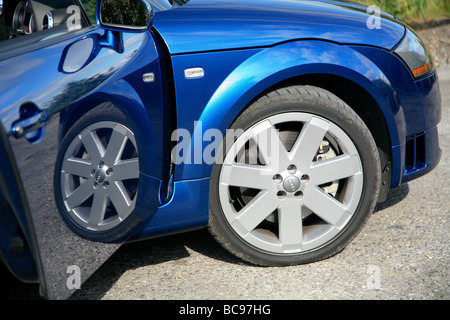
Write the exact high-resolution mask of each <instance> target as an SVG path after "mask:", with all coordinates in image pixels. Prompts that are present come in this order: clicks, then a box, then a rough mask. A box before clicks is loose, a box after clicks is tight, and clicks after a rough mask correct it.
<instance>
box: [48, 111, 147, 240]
mask: <svg viewBox="0 0 450 320" xmlns="http://www.w3.org/2000/svg"><path fill="white" fill-rule="evenodd" d="M138 186H139V158H138V150H137V145H136V140H135V137H134V134H133V132H132V131H131V129H130V126H129V125H128V122H127V120H126V118H125V116H124V115H123V114H122V113H121V112H120V111H119V110H118V109H117V108H115V107H114V106H113V105H111V104H102V105H100V106H98V107H97V108H95V109H93V110H91V111H90V112H88V113H86V114H85V115H84V116H83V117H81V118H80V119H79V120H78V121H77V122H76V123H75V124H74V125H73V126H72V127H71V128H70V129H69V130H68V132H67V134H66V135H65V136H64V138H63V140H62V143H61V146H60V150H59V154H58V158H57V162H56V168H55V196H56V202H57V205H58V207H59V210H60V213H61V216H62V218H63V220H64V221H65V222H66V223H67V225H68V226H69V227H70V229H71V230H72V231H73V232H74V233H75V234H77V235H79V236H81V237H83V238H86V239H90V240H94V241H101V242H114V241H121V240H123V239H124V237H126V236H127V235H128V234H129V233H130V230H132V229H133V228H134V227H135V225H136V223H137V222H138V220H139V219H137V218H136V217H135V216H134V215H133V210H134V208H135V205H136V198H137V192H138Z"/></svg>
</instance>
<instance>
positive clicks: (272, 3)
mask: <svg viewBox="0 0 450 320" xmlns="http://www.w3.org/2000/svg"><path fill="white" fill-rule="evenodd" d="M369 17H370V15H369V14H367V12H366V11H365V10H362V9H357V8H355V7H352V6H347V5H344V4H342V3H338V2H335V3H333V2H321V1H295V0H290V1H276V0H264V1H260V0H228V1H227V0H192V1H190V2H189V3H188V4H186V5H184V6H183V7H181V8H177V9H174V10H168V11H163V12H157V13H156V15H155V19H154V27H155V29H156V30H158V31H159V32H160V33H161V34H162V35H163V37H164V40H165V41H166V44H167V46H168V48H169V50H170V52H171V53H172V54H180V53H190V52H201V51H211V50H225V49H226V50H229V49H238V48H249V47H263V46H272V45H274V44H277V43H281V42H285V41H292V40H296V39H320V40H326V41H332V42H337V43H352V44H364V45H370V46H377V47H382V48H386V49H392V48H393V47H394V46H395V45H396V44H397V43H398V41H399V40H400V39H401V38H402V37H403V35H404V33H405V28H404V26H403V25H401V24H400V23H399V22H398V21H396V20H394V19H392V18H390V17H387V16H385V17H383V19H382V22H381V29H374V30H370V29H369V28H367V20H368V18H369ZM337 26H338V30H337V29H336V27H337Z"/></svg>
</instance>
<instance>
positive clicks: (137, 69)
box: [0, 0, 162, 299]
mask: <svg viewBox="0 0 450 320" xmlns="http://www.w3.org/2000/svg"><path fill="white" fill-rule="evenodd" d="M84 4H85V5H86V8H90V9H93V8H94V4H93V2H92V1H84ZM0 5H1V6H0V7H2V10H0V13H1V12H2V11H3V14H2V20H0V29H1V30H2V31H1V32H0V37H2V38H0V120H1V122H0V129H1V130H0V136H1V138H2V139H1V148H0V150H1V151H2V153H3V156H2V157H1V158H2V174H1V176H2V177H1V179H0V182H1V183H0V186H1V187H2V189H3V190H2V191H3V193H4V194H5V198H7V199H8V200H9V201H10V205H11V207H13V209H14V214H15V216H16V220H17V221H18V224H19V225H20V226H21V227H22V229H23V233H24V238H26V240H27V242H28V245H29V247H30V248H31V251H32V252H33V257H34V260H35V263H36V271H37V276H38V281H39V282H40V289H41V294H42V295H43V296H44V297H46V298H49V299H65V298H67V297H69V296H70V295H71V294H73V293H74V292H75V290H77V289H80V287H81V284H82V283H83V282H84V281H85V280H86V279H87V278H89V276H90V275H91V274H92V273H93V272H94V271H96V270H97V268H98V267H99V266H100V265H101V264H103V263H104V262H105V261H106V260H107V259H108V258H109V257H110V256H111V255H112V254H113V253H114V252H115V251H116V250H117V249H118V248H119V247H120V245H121V244H122V243H123V242H124V241H125V240H126V239H127V237H128V236H129V235H130V234H131V233H132V231H133V230H134V229H135V228H137V227H138V226H139V223H141V222H142V221H145V220H146V219H147V218H148V217H150V216H151V214H152V212H153V211H152V208H156V206H157V204H158V199H157V191H156V190H158V189H159V184H158V183H159V179H158V178H152V179H149V178H148V177H149V176H157V175H158V174H157V173H155V174H153V173H154V172H152V170H154V169H146V166H145V165H141V170H140V171H139V172H134V173H133V175H134V176H135V178H137V177H138V176H139V175H140V172H142V171H144V172H146V173H148V175H146V177H147V178H146V179H147V180H151V182H150V183H147V185H146V187H145V188H143V192H141V194H142V198H143V197H144V196H145V197H146V199H145V201H142V203H143V205H142V206H145V209H144V208H142V209H141V207H142V206H141V204H140V203H138V204H137V205H136V208H135V211H136V212H137V213H136V212H135V213H133V214H136V215H137V216H139V219H135V220H134V223H133V225H130V226H128V227H127V229H126V231H123V230H122V234H121V237H116V238H114V237H113V238H114V239H113V240H111V239H112V238H111V237H110V238H109V239H98V238H97V239H93V238H92V237H85V236H83V234H82V233H81V234H80V233H78V232H75V231H74V228H72V226H71V225H70V224H68V223H67V222H66V221H65V220H64V219H63V217H62V214H61V210H58V204H57V198H58V192H59V190H57V188H56V187H55V185H58V183H55V181H56V182H58V181H59V182H60V181H62V180H61V179H60V177H59V176H58V175H59V174H61V168H59V171H58V169H55V168H58V161H59V160H58V159H63V160H61V161H64V159H65V158H64V157H61V155H60V154H61V146H62V144H63V143H64V138H65V136H66V135H67V133H68V132H70V130H71V127H72V125H74V124H76V123H78V122H77V120H79V118H82V117H83V116H84V115H85V114H86V113H87V112H88V111H89V110H91V109H94V107H95V106H96V104H103V105H104V104H105V103H108V104H109V105H113V104H115V106H117V109H120V108H119V106H121V107H122V109H121V112H122V114H123V116H124V118H126V119H127V120H128V122H129V123H130V125H129V128H130V130H129V131H130V132H133V134H134V135H135V138H134V139H135V140H136V141H137V142H136V143H137V145H140V144H142V141H144V140H146V139H147V141H149V142H148V143H149V144H151V141H152V140H151V136H152V135H153V134H154V133H153V131H152V121H153V124H154V123H157V122H158V119H150V117H149V114H150V113H151V112H150V111H155V109H158V112H155V113H156V114H158V115H159V114H161V108H162V103H161V99H160V92H161V88H160V87H159V86H158V83H157V81H142V77H143V74H144V75H147V78H145V79H144V80H148V78H150V77H151V78H152V79H151V80H155V77H158V76H159V75H160V70H159V64H158V53H157V49H156V47H155V43H154V41H153V38H152V35H151V33H150V32H149V31H148V30H145V31H143V32H140V33H128V32H122V31H109V30H106V31H105V30H104V29H101V28H99V27H98V26H97V25H94V24H91V23H90V22H89V21H90V20H89V18H88V16H91V19H92V16H93V10H90V12H88V13H86V11H85V9H84V7H83V4H82V3H81V2H80V1H78V0H36V1H34V0H29V1H15V0H3V1H1V2H0ZM141 29H142V28H141ZM2 35H3V36H2ZM136 79H140V80H141V81H137V80H136ZM134 82H139V83H138V84H133V83H134ZM147 82H155V83H153V85H152V87H151V88H148V87H145V85H146V84H147ZM149 94H151V95H152V97H153V99H146V98H148V96H146V95H149ZM142 101H146V102H142ZM150 109H152V110H150ZM138 132H139V133H142V135H146V134H148V135H149V136H150V137H149V138H143V137H142V135H139V134H138ZM111 139H112V138H111ZM142 149H144V148H142ZM146 149H147V150H144V151H143V152H142V155H143V156H145V157H146V158H147V161H146V163H147V165H148V166H149V167H151V168H155V167H157V166H156V164H155V162H156V156H155V154H156V153H157V151H155V150H154V149H155V146H153V145H147V148H146ZM139 157H141V154H139ZM65 160H67V159H65ZM7 162H8V165H6V163H7ZM6 167H8V168H6ZM134 168H135V169H136V168H137V167H136V166H134ZM4 170H8V172H3V171H4ZM136 170H137V169H136ZM98 172H99V173H102V172H101V170H100V169H99V170H98ZM96 173H97V172H96ZM83 179H84V178H83V177H81V176H80V177H79V178H78V180H80V181H81V180H83ZM92 179H94V180H95V177H93V178H92ZM98 179H100V178H98ZM8 180H9V182H8ZM84 180H87V179H84ZM147 180H146V181H147ZM79 183H80V184H81V183H82V182H79ZM139 183H141V182H139ZM133 208H134V207H133ZM112 232H114V230H112ZM103 240H104V241H103Z"/></svg>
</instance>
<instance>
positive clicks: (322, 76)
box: [177, 40, 406, 191]
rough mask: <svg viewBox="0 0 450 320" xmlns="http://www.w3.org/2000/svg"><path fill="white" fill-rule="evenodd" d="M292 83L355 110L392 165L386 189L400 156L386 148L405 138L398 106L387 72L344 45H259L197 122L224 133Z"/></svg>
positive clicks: (183, 173)
mask: <svg viewBox="0 0 450 320" xmlns="http://www.w3.org/2000/svg"><path fill="white" fill-rule="evenodd" d="M274 59H276V62H277V63H274V62H273V61H274ZM293 84H302V85H314V86H317V87H320V88H323V89H325V90H328V91H330V92H332V93H333V94H335V95H337V96H338V97H339V98H341V99H342V100H344V101H345V102H346V103H347V104H349V105H350V106H351V107H352V108H353V109H354V110H355V111H356V112H357V113H358V115H359V116H360V117H361V118H362V119H363V120H364V121H365V122H366V124H367V125H368V127H369V129H370V130H371V133H372V134H373V135H374V138H375V140H376V141H377V144H378V145H379V148H380V150H382V151H383V153H384V154H385V157H384V160H383V162H384V164H386V165H387V164H388V163H389V162H392V163H395V164H396V165H395V167H394V168H393V170H390V172H389V174H386V177H384V180H385V181H384V183H383V185H384V186H385V189H386V191H387V190H389V188H390V186H391V183H390V181H391V177H393V176H394V171H395V172H397V171H398V172H400V171H401V168H400V167H401V166H400V164H399V163H400V159H398V155H392V151H391V147H392V146H393V145H401V144H402V143H403V142H404V139H405V138H404V137H405V130H406V125H405V117H404V113H403V109H402V106H401V104H400V103H399V101H398V99H397V97H396V94H395V92H394V89H393V86H392V84H391V83H390V82H389V79H388V77H387V76H386V75H385V74H384V73H383V72H382V71H381V70H380V69H379V68H378V67H377V66H376V65H375V64H374V63H373V62H372V61H370V60H369V59H368V58H367V57H365V56H363V55H361V54H360V53H358V52H357V51H355V50H353V49H352V48H350V47H347V46H341V45H338V44H335V43H331V42H325V41H315V40H314V41H313V40H305V41H295V42H289V43H284V44H280V45H278V46H275V47H271V48H267V49H264V50H262V51H260V52H258V53H257V54H255V55H253V56H252V57H250V58H249V59H248V60H246V61H245V62H243V63H242V64H241V65H239V66H238V67H237V68H236V69H235V70H234V71H233V72H232V73H231V74H230V75H229V76H228V77H227V78H226V79H225V81H223V83H222V84H221V86H219V88H218V89H217V90H216V92H215V93H214V95H213V96H212V97H211V99H210V100H209V102H208V104H207V105H206V107H205V108H204V110H203V112H202V114H201V116H200V119H198V121H201V122H202V124H203V129H204V130H207V129H208V128H218V129H219V130H222V132H223V133H224V132H225V130H226V129H227V128H229V127H230V125H231V124H232V123H233V122H234V120H235V119H236V118H237V117H238V116H239V115H240V114H241V113H242V112H243V111H244V110H245V109H246V108H248V106H249V105H250V104H251V103H252V102H253V101H255V100H256V99H257V98H258V97H260V96H262V95H264V94H267V92H268V91H272V90H274V89H276V88H280V87H283V86H287V85H293ZM353 93H357V94H355V95H353ZM374 115H375V117H374ZM196 134H201V133H199V132H195V130H194V133H193V137H194V138H195V137H196ZM194 140H195V139H193V141H192V144H191V148H193V143H194ZM382 168H383V169H384V168H385V166H383V167H382ZM209 174H210V167H209V168H207V169H204V168H202V169H199V168H198V166H197V168H196V167H194V166H189V165H187V166H186V165H184V166H183V167H182V168H179V170H178V172H177V180H186V179H193V178H199V177H206V176H209ZM397 175H398V176H399V174H398V173H397ZM395 177H396V176H395ZM395 177H394V178H392V180H395V179H396V178H395ZM393 184H395V181H394V182H393Z"/></svg>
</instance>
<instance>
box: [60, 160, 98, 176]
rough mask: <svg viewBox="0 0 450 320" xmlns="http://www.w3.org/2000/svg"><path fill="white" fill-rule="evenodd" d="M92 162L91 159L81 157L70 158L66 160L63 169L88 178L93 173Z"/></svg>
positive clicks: (65, 171)
mask: <svg viewBox="0 0 450 320" xmlns="http://www.w3.org/2000/svg"><path fill="white" fill-rule="evenodd" d="M91 166H92V163H91V161H89V160H85V159H81V158H75V157H72V158H69V159H67V160H65V161H64V163H63V166H62V171H63V172H64V173H68V174H72V175H75V176H78V177H83V178H87V177H89V175H90V173H91Z"/></svg>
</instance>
